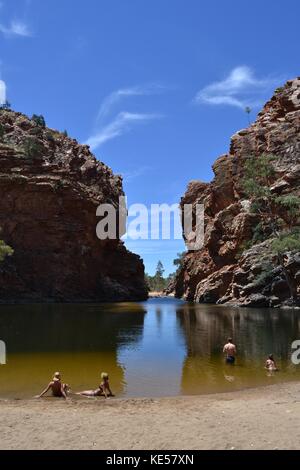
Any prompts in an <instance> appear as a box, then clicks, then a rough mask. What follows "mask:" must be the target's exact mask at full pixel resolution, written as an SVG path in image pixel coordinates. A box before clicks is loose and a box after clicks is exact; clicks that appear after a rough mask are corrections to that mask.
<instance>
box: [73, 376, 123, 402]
mask: <svg viewBox="0 0 300 470" xmlns="http://www.w3.org/2000/svg"><path fill="white" fill-rule="evenodd" d="M101 380H102V382H101V384H100V385H99V387H98V388H97V389H96V390H86V391H85V392H79V393H77V394H76V395H82V396H84V397H102V396H105V398H108V397H113V396H114V395H113V393H112V391H111V389H110V385H109V376H108V374H107V373H106V372H102V374H101Z"/></svg>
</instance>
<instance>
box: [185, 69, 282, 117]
mask: <svg viewBox="0 0 300 470" xmlns="http://www.w3.org/2000/svg"><path fill="white" fill-rule="evenodd" d="M277 82H278V79H276V80H275V79H270V78H263V79H259V78H256V76H255V74H254V72H253V70H252V69H251V68H250V67H247V66H240V67H236V68H234V69H233V70H232V71H231V72H230V74H229V75H228V77H226V78H225V79H224V80H221V81H219V82H214V83H211V84H210V85H208V86H206V87H204V88H203V89H202V90H200V91H199V92H198V93H197V95H196V97H195V99H194V102H195V103H198V104H201V103H205V104H210V105H227V106H235V107H237V108H243V109H244V108H245V107H246V106H250V107H257V106H260V105H261V103H262V102H263V101H264V99H263V97H262V96H261V95H262V94H263V93H266V92H267V91H268V90H270V88H271V87H273V86H274V85H275V84H276V83H277Z"/></svg>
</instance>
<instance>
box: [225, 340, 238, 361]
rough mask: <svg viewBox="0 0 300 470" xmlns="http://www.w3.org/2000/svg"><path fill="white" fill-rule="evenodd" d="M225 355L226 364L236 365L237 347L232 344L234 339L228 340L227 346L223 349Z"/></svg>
mask: <svg viewBox="0 0 300 470" xmlns="http://www.w3.org/2000/svg"><path fill="white" fill-rule="evenodd" d="M223 353H224V354H226V359H225V360H226V364H232V365H233V364H234V363H235V356H236V346H235V345H234V344H233V342H232V338H228V342H227V344H225V346H224V348H223Z"/></svg>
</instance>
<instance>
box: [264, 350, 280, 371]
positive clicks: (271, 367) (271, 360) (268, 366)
mask: <svg viewBox="0 0 300 470" xmlns="http://www.w3.org/2000/svg"><path fill="white" fill-rule="evenodd" d="M265 369H267V370H271V371H276V370H278V369H277V365H276V362H275V359H274V356H273V354H270V356H269V357H268V359H267V360H266V365H265Z"/></svg>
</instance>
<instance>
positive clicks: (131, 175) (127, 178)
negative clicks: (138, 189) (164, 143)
mask: <svg viewBox="0 0 300 470" xmlns="http://www.w3.org/2000/svg"><path fill="white" fill-rule="evenodd" d="M150 170H151V167H150V166H142V167H140V168H137V169H135V170H132V171H127V172H125V173H124V172H123V174H122V175H123V181H124V183H130V182H131V181H132V180H134V179H135V178H139V177H140V176H142V175H144V174H145V173H148V172H149V171H150Z"/></svg>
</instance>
